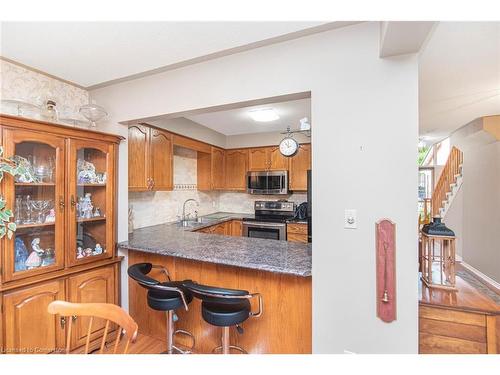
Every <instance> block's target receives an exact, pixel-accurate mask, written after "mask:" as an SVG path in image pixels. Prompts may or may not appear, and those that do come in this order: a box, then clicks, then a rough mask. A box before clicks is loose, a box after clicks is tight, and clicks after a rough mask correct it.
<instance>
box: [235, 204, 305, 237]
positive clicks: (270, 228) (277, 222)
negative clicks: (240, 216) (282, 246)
mask: <svg viewBox="0 0 500 375" xmlns="http://www.w3.org/2000/svg"><path fill="white" fill-rule="evenodd" d="M295 208H296V207H295V203H293V202H286V201H256V202H255V204H254V209H255V218H253V219H245V220H244V221H243V237H255V238H265V239H273V240H281V241H286V222H287V220H291V219H293V218H294V216H295Z"/></svg>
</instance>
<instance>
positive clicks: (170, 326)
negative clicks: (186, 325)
mask: <svg viewBox="0 0 500 375" xmlns="http://www.w3.org/2000/svg"><path fill="white" fill-rule="evenodd" d="M174 314H175V312H174V311H173V310H169V311H166V315H167V351H166V352H165V353H167V354H173V353H174V352H176V353H181V354H190V353H192V351H193V349H194V346H195V344H196V342H195V338H194V336H193V334H192V333H190V332H188V331H184V330H183V329H178V330H176V329H175V324H174ZM178 334H181V335H186V336H188V337H189V338H190V339H191V341H192V344H191V347H188V348H187V350H184V349H181V348H179V347H177V346H176V345H175V344H174V338H175V335H178Z"/></svg>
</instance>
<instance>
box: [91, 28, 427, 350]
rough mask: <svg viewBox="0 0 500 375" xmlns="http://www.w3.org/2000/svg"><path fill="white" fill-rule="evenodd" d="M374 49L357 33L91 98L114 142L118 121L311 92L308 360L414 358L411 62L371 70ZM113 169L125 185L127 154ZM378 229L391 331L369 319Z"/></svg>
mask: <svg viewBox="0 0 500 375" xmlns="http://www.w3.org/2000/svg"><path fill="white" fill-rule="evenodd" d="M378 39H379V25H378V23H364V24H359V25H355V26H351V27H347V28H344V29H338V30H333V31H329V32H324V33H320V34H316V35H312V36H308V37H304V38H301V39H297V40H293V41H288V42H284V43H280V44H276V45H272V46H268V47H262V48H259V49H255V50H251V51H247V52H242V53H239V54H235V55H231V56H226V57H223V58H220V59H216V60H211V61H207V62H203V63H200V64H196V65H191V66H188V67H184V68H181V69H177V70H173V71H168V72H164V73H161V74H157V75H154V76H150V77H144V78H140V79H137V80H134V81H129V82H123V83H120V84H116V85H113V86H110V87H105V88H101V89H98V90H95V91H93V92H92V95H93V97H94V98H96V99H97V100H98V102H99V103H101V104H102V105H104V106H105V107H106V108H108V109H109V110H110V113H111V118H110V124H109V126H108V129H110V130H111V129H113V130H115V129H116V128H117V123H118V122H119V121H126V120H130V119H137V118H145V117H151V116H157V115H161V114H168V113H178V112H184V111H189V110H194V109H197V108H206V107H211V106H216V105H223V104H230V103H235V102H242V101H246V100H253V99H259V98H266V97H273V96H278V95H284V94H291V93H297V92H305V91H311V97H312V118H313V119H314V131H313V138H312V142H313V144H314V148H313V169H314V172H315V173H314V174H313V189H314V190H313V211H314V221H315V225H314V233H313V236H314V238H315V242H314V244H313V351H314V352H315V353H342V352H343V351H344V350H349V351H353V352H359V353H416V352H417V347H418V334H417V331H418V327H417V299H418V296H417V280H418V279H417V232H416V228H415V217H416V216H415V215H416V211H417V206H416V199H415V197H416V189H417V167H416V164H415V159H416V148H415V145H416V143H417V138H418V135H417V121H418V114H417V109H418V108H417V104H418V103H417V100H418V98H417V78H418V77H417V74H418V72H417V59H416V56H413V55H409V56H405V57H400V58H393V59H379V58H378V53H379V43H378ZM394 140H397V142H395V141H394ZM120 158H121V159H120V177H121V178H122V181H127V178H126V177H127V169H126V158H127V151H126V143H125V142H124V143H123V147H121V148H120ZM126 185H127V184H126V183H122V184H121V185H120V191H119V194H120V195H119V199H120V212H119V217H120V222H119V239H120V240H124V239H126V238H127V229H126V228H127V215H126V210H127V186H126ZM345 208H356V209H357V210H358V229H357V230H345V229H344V228H343V219H344V209H345ZM383 217H388V218H391V219H392V220H393V221H395V222H396V223H397V249H398V250H397V251H398V254H397V259H398V262H397V288H398V289H397V291H398V306H397V307H398V319H397V320H396V321H395V322H393V323H391V324H386V323H383V322H382V321H380V320H379V319H377V317H376V298H377V297H376V295H375V248H374V247H375V233H374V226H375V221H376V220H378V219H379V218H383ZM124 286H126V283H124Z"/></svg>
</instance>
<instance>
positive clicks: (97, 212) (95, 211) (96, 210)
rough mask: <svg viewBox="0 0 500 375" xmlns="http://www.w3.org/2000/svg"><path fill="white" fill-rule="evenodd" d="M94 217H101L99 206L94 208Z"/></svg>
mask: <svg viewBox="0 0 500 375" xmlns="http://www.w3.org/2000/svg"><path fill="white" fill-rule="evenodd" d="M94 217H101V210H100V209H99V207H96V208H95V210H94Z"/></svg>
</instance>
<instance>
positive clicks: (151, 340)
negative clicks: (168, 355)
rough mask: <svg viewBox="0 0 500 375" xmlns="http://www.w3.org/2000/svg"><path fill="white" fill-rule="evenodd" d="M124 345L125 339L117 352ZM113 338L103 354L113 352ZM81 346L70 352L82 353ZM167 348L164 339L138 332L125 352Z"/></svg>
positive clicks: (150, 352) (144, 352)
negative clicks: (134, 340)
mask: <svg viewBox="0 0 500 375" xmlns="http://www.w3.org/2000/svg"><path fill="white" fill-rule="evenodd" d="M124 345H125V340H122V342H121V343H120V344H119V345H118V350H117V353H123V346H124ZM113 347H114V340H110V341H109V344H108V347H107V348H106V349H104V354H113ZM83 349H84V348H83V347H82V348H80V349H77V350H75V351H73V352H71V354H82V353H83ZM165 350H167V343H166V341H162V340H159V339H157V338H155V337H151V336H147V335H143V334H140V333H139V335H138V336H137V341H136V342H135V343H133V344H130V346H129V348H128V353H127V354H160V353H162V352H164V351H165ZM92 354H99V349H98V348H97V347H96V349H95V352H94V353H92Z"/></svg>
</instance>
